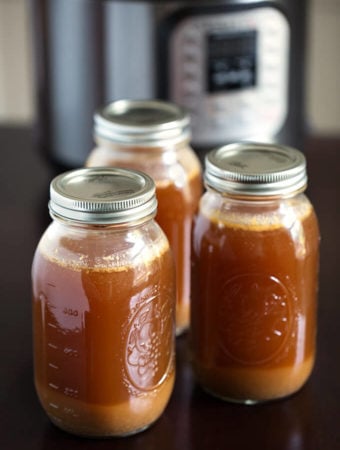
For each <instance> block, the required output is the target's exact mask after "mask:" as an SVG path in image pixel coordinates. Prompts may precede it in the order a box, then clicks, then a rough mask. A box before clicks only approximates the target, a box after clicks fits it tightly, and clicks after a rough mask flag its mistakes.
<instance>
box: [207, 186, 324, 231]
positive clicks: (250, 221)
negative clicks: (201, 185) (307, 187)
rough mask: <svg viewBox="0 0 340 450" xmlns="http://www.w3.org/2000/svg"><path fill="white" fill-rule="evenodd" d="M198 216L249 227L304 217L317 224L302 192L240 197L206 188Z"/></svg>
mask: <svg viewBox="0 0 340 450" xmlns="http://www.w3.org/2000/svg"><path fill="white" fill-rule="evenodd" d="M199 211H200V216H203V217H205V218H206V219H208V220H209V221H211V222H217V223H219V224H223V223H224V224H226V225H231V226H242V227H245V228H249V229H255V228H263V229H267V228H271V227H286V228H289V227H290V226H291V225H292V224H293V223H295V222H299V221H303V220H304V219H305V218H306V217H310V219H311V220H312V221H314V222H316V224H317V217H316V214H315V211H314V208H313V205H312V204H311V202H310V200H309V199H308V197H307V196H306V195H305V194H303V193H302V194H299V195H297V196H295V197H290V198H280V199H274V200H265V199H264V200H262V201H260V200H256V201H254V200H251V199H247V200H244V199H242V200H240V199H235V198H231V197H226V196H222V195H220V194H219V193H216V192H213V191H207V192H205V193H204V195H203V196H202V198H201V201H200V208H199Z"/></svg>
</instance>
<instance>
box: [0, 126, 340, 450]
mask: <svg viewBox="0 0 340 450" xmlns="http://www.w3.org/2000/svg"><path fill="white" fill-rule="evenodd" d="M305 152H306V155H307V161H308V172H309V177H310V185H309V188H308V194H309V197H310V198H311V200H312V202H313V203H314V205H315V208H316V211H317V213H318V216H319V220H320V228H321V234H322V243H321V274H320V295H319V327H318V329H319V332H318V356H317V362H316V366H315V369H314V371H313V374H312V376H311V378H310V380H309V382H308V383H307V385H306V386H305V387H304V388H303V389H302V390H301V391H300V392H299V393H297V394H296V395H294V396H292V397H291V398H288V399H286V400H283V401H278V402H272V403H268V404H264V405H258V406H239V405H233V404H228V403H224V402H222V401H219V400H217V399H215V398H212V397H210V396H208V395H207V394H205V393H204V392H202V391H201V390H200V389H199V388H198V387H197V386H196V385H195V382H194V379H193V375H192V372H191V369H190V366H189V364H188V362H187V358H186V338H185V336H183V337H181V338H179V339H178V340H177V381H176V385H175V390H174V393H173V395H172V397H171V400H170V403H169V405H168V407H167V409H166V411H165V413H164V414H163V416H162V417H161V418H160V419H159V420H158V422H157V423H156V424H155V425H154V426H153V427H151V428H150V429H149V430H147V431H145V432H143V433H140V434H139V435H136V436H133V437H129V438H121V439H109V440H86V439H80V438H76V437H73V436H70V435H68V434H66V433H64V432H62V431H59V430H58V429H57V428H55V427H54V426H53V425H51V424H50V422H49V420H48V419H47V417H46V416H45V414H44V412H43V410H42V409H41V407H40V405H39V403H38V400H37V397H36V395H35V391H34V387H33V381H32V378H33V375H32V348H31V287H30V266H31V261H32V255H33V252H34V249H35V247H36V244H37V242H38V240H39V238H40V235H41V234H42V232H43V231H44V229H45V227H46V226H47V224H48V223H49V217H48V212H47V200H48V185H49V181H50V179H51V178H52V177H53V176H54V173H53V170H52V169H51V167H49V165H48V164H47V162H46V161H45V160H44V159H43V158H42V157H41V155H40V154H39V153H38V151H37V149H36V148H35V147H34V144H33V140H32V134H31V132H30V130H28V129H9V128H6V129H4V128H2V129H1V128H0V157H1V166H0V193H1V195H0V210H1V220H0V230H1V231H0V236H1V251H0V273H1V278H0V308H1V309H0V322H1V323H0V355H1V358H0V449H1V450H19V449H20V450H38V449H39V450H43V449H44V450H45V449H46V450H47V449H48V450H53V449H67V450H68V449H74V450H76V449H82V450H87V449H96V450H98V449H99V450H101V449H118V450H119V449H138V450H141V449H143V450H167V449H176V450H182V449H183V450H196V449H197V450H198V449H209V450H217V449H230V450H238V449H241V450H243V449H252V450H253V449H261V450H267V449H268V450H339V449H340V295H339V294H340V289H339V286H340V271H339V264H340V262H339V261H340V257H339V256H338V255H337V253H338V252H339V249H338V245H339V236H340V220H339V197H338V199H337V198H336V194H337V191H338V188H339V185H340V171H339V168H340V137H339V138H338V139H335V138H334V139H331V138H328V139H326V138H309V139H307V142H306V146H305ZM337 200H338V203H337Z"/></svg>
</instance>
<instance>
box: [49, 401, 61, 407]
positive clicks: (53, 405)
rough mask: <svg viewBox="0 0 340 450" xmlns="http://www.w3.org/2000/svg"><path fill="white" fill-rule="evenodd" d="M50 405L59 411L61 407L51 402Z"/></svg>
mask: <svg viewBox="0 0 340 450" xmlns="http://www.w3.org/2000/svg"><path fill="white" fill-rule="evenodd" d="M49 405H50V406H51V408H54V409H59V406H58V405H56V404H55V403H51V402H50V403H49Z"/></svg>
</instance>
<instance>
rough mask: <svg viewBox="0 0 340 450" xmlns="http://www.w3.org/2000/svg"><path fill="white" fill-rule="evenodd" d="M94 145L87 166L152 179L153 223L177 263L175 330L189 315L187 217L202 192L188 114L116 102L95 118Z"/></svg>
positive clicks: (160, 105) (159, 105) (153, 104)
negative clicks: (133, 171) (129, 171)
mask: <svg viewBox="0 0 340 450" xmlns="http://www.w3.org/2000/svg"><path fill="white" fill-rule="evenodd" d="M94 122H95V126H94V136H95V140H96V147H95V148H94V149H93V151H92V152H91V153H90V155H89V157H88V159H87V161H86V166H88V167H93V166H120V167H128V168H132V169H137V170H142V171H143V172H146V173H147V174H148V175H150V176H151V177H152V178H153V180H154V181H155V183H156V194H157V199H158V210H157V216H156V221H157V222H158V223H159V225H160V226H161V228H162V229H163V231H164V232H165V234H166V236H167V237H168V239H169V242H170V247H171V249H172V251H173V254H174V258H175V266H176V281H177V282H176V286H177V287H176V289H177V305H176V331H177V334H180V333H181V332H182V331H184V330H185V329H186V328H187V327H188V325H189V318H190V311H189V307H190V299H189V298H190V246H191V228H192V218H193V215H194V214H195V213H196V212H197V207H198V202H199V199H200V196H201V194H202V180H201V176H202V174H201V165H200V162H199V159H198V158H197V156H196V154H195V153H194V151H193V150H192V148H191V147H190V146H189V139H190V130H189V116H188V115H187V114H186V112H184V111H183V110H182V109H180V108H179V107H177V106H176V105H173V104H171V103H168V102H164V101H158V100H150V101H144V100H120V101H117V102H114V103H111V104H109V105H107V106H105V107H104V108H102V109H101V110H99V111H98V112H97V113H96V114H95V116H94Z"/></svg>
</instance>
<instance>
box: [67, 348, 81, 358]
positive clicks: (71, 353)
mask: <svg viewBox="0 0 340 450" xmlns="http://www.w3.org/2000/svg"><path fill="white" fill-rule="evenodd" d="M64 353H65V355H67V356H73V357H74V358H78V356H79V353H78V350H76V349H74V348H70V347H65V348H64Z"/></svg>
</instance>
